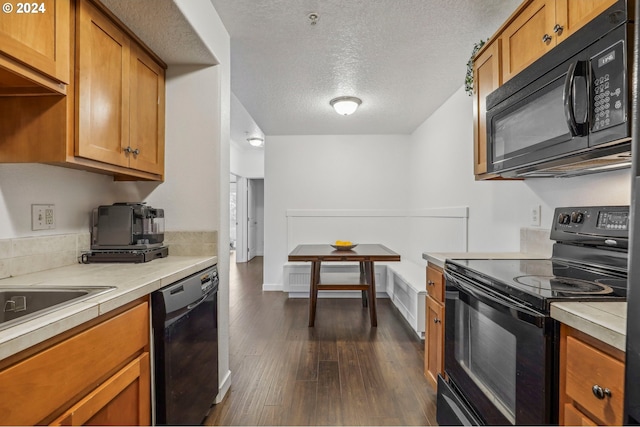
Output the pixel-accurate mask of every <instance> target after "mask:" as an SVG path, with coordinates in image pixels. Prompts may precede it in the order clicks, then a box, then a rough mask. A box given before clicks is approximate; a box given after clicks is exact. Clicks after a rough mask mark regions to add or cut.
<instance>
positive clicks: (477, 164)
mask: <svg viewBox="0 0 640 427" xmlns="http://www.w3.org/2000/svg"><path fill="white" fill-rule="evenodd" d="M500 54H501V40H500V39H496V40H494V41H493V42H491V44H489V45H487V46H486V47H485V48H484V49H483V50H482V51H481V52H480V53H479V54H478V56H476V58H475V59H474V62H473V65H474V70H473V82H474V87H473V136H474V145H473V172H474V174H475V176H476V179H486V178H490V177H493V175H490V174H487V124H486V121H487V108H486V104H487V103H486V97H487V95H488V94H490V93H491V92H493V91H494V90H496V89H497V88H498V87H499V86H500V85H501V84H502V73H501V67H500Z"/></svg>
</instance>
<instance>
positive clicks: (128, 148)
mask: <svg viewBox="0 0 640 427" xmlns="http://www.w3.org/2000/svg"><path fill="white" fill-rule="evenodd" d="M122 151H124V152H125V153H133V150H132V149H131V147H129V146H127V148H125V149H124V150H122Z"/></svg>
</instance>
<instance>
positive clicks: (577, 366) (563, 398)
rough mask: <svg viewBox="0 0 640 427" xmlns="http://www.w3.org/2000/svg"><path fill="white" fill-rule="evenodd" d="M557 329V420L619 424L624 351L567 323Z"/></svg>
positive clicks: (562, 421)
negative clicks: (558, 370) (558, 330)
mask: <svg viewBox="0 0 640 427" xmlns="http://www.w3.org/2000/svg"><path fill="white" fill-rule="evenodd" d="M560 331H561V332H560V336H561V338H560V423H561V424H563V425H590V424H589V423H593V424H591V425H595V424H599V425H622V411H623V402H624V353H623V352H622V351H620V350H618V349H616V348H613V347H611V346H609V345H607V344H605V343H602V342H600V341H598V340H596V339H595V338H593V337H590V336H588V335H586V334H583V333H581V332H579V331H577V330H575V329H572V328H570V327H568V326H566V325H562V326H561V330H560Z"/></svg>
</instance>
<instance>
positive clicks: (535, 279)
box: [513, 275, 615, 295]
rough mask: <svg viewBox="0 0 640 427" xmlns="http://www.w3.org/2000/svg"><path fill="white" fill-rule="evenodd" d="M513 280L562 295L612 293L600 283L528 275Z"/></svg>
mask: <svg viewBox="0 0 640 427" xmlns="http://www.w3.org/2000/svg"><path fill="white" fill-rule="evenodd" d="M513 280H515V281H516V282H518V283H519V284H521V285H524V286H529V287H531V288H535V289H540V290H551V291H554V292H559V293H563V294H576V295H600V294H605V295H606V294H611V293H613V289H611V287H610V286H609V285H606V284H604V283H600V281H595V282H592V281H589V280H581V279H573V278H571V277H562V276H533V275H529V276H518V277H514V279H513ZM601 280H605V279H601ZM606 280H610V279H606ZM614 280H615V279H614Z"/></svg>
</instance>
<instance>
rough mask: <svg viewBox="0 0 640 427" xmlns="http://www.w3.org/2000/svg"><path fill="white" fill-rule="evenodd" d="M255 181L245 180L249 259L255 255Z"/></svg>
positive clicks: (256, 221) (256, 220)
mask: <svg viewBox="0 0 640 427" xmlns="http://www.w3.org/2000/svg"><path fill="white" fill-rule="evenodd" d="M255 191H256V189H255V183H254V181H253V180H252V179H249V180H247V254H248V259H247V261H250V260H251V259H253V257H255V256H256V249H257V246H256V243H257V239H256V231H257V225H258V219H257V215H256V200H255Z"/></svg>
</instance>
